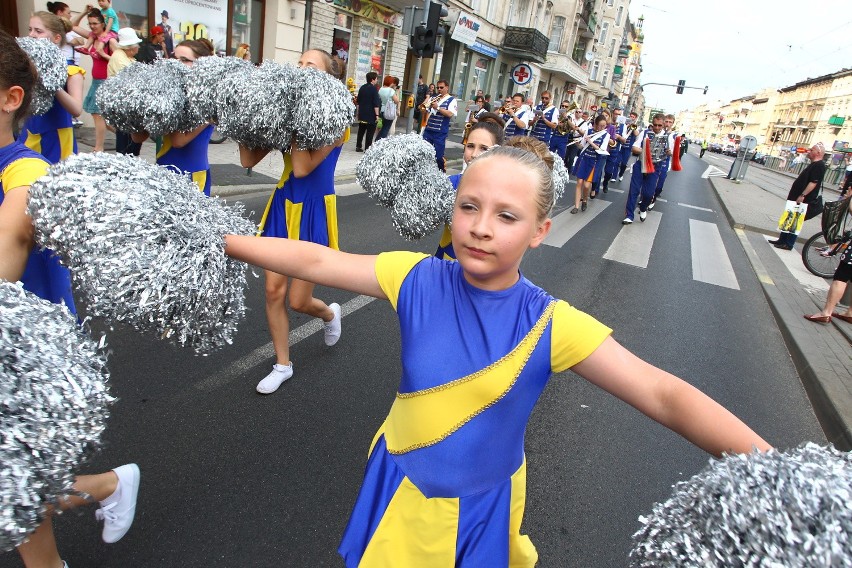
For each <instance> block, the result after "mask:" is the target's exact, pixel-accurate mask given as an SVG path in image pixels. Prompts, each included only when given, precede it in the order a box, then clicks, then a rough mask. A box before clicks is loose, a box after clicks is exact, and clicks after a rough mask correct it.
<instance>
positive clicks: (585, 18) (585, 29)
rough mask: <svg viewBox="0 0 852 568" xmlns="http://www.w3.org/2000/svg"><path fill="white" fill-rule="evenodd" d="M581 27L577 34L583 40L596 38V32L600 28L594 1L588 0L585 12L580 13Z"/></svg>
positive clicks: (584, 7) (584, 5)
mask: <svg viewBox="0 0 852 568" xmlns="http://www.w3.org/2000/svg"><path fill="white" fill-rule="evenodd" d="M579 15H580V26H579V28H578V29H577V34H578V35H579V36H580V37H583V38H589V39H591V38H593V37H595V31H596V30H597V27H598V19H597V17H596V16H595V2H594V0H586V2H585V3H584V4H583V10H582V11H581V12H580V14H579Z"/></svg>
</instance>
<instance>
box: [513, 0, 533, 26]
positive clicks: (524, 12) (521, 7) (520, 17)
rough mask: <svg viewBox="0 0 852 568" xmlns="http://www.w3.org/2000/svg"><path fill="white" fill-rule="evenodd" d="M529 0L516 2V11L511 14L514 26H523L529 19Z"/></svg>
mask: <svg viewBox="0 0 852 568" xmlns="http://www.w3.org/2000/svg"><path fill="white" fill-rule="evenodd" d="M529 11H530V0H520V1H519V2H518V11H517V12H515V13H514V14H513V16H514V20H515V21H514V24H512V25H515V26H521V27H523V26H525V25H526V23H527V21H529Z"/></svg>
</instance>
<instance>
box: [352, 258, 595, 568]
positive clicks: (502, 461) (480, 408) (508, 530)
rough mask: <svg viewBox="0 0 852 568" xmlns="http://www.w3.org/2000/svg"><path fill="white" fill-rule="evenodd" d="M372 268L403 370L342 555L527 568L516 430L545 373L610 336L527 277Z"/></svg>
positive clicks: (400, 265)
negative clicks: (486, 283)
mask: <svg viewBox="0 0 852 568" xmlns="http://www.w3.org/2000/svg"><path fill="white" fill-rule="evenodd" d="M376 276H377V278H378V281H379V284H380V286H381V287H382V290H383V291H384V292H385V294H386V295H387V297H388V299H389V300H390V302H391V305H392V306H393V307H394V309H395V310H396V312H397V315H398V317H399V322H400V331H401V339H402V369H403V372H402V378H401V381H400V385H399V392H398V394H397V396H396V400H395V401H394V403H393V406H392V407H391V410H390V413H389V414H388V417H387V418H386V419H385V422H384V424H382V426H381V427H380V428H379V431H378V433H377V434H376V437H375V439H374V441H373V444H372V447H371V448H370V452H369V457H368V461H367V466H366V471H365V475H364V481H363V484H362V486H361V490H360V492H359V495H358V498H357V500H356V502H355V506H354V510H353V512H352V515H351V517H350V519H349V523H348V525H347V527H346V530H345V532H344V535H343V539H342V542H341V544H340V547H339V549H338V552H339V553H340V555H341V556H342V557H343V559H344V561H345V564H346V566H347V567H349V568H354V567H356V566H357V567H370V568H374V567H383V566H393V567H401V568H414V567H418V568H419V567H423V568H453V567H477V568H478V567H481V566H488V567H489V568H492V567H507V566H511V567H532V566H534V565H535V563H536V560H537V558H538V554H537V552H536V550H535V547H534V546H533V544H532V542H531V541H530V539H529V537H527V536H526V535H522V534H521V533H520V529H521V521H522V519H523V513H524V505H525V494H526V461H525V456H524V432H525V429H526V425H527V422H528V420H529V416H530V413H531V412H532V409H533V407H534V406H535V403H536V401H537V400H538V397H539V395H540V394H541V392H542V390H543V389H544V387H545V385H546V384H547V381H548V379H549V378H550V375H551V373H554V372H556V373H558V372H561V371H564V370H566V369H568V368H570V367H572V366H573V365H575V364H577V363H579V362H580V361H582V360H583V359H585V358H586V357H587V356H589V355H590V354H591V353H592V352H593V351H594V350H595V349H597V348H598V346H599V345H600V344H601V343H602V342H603V341H604V339H606V337H608V336H609V334H610V333H611V330H610V329H609V328H607V327H606V326H604V325H603V324H601V323H599V322H598V321H596V320H595V319H594V318H592V317H591V316H589V315H587V314H584V313H582V312H580V311H579V310H577V309H575V308H572V307H571V306H569V305H568V304H567V303H566V302H564V301H560V300H555V299H554V298H553V297H552V296H550V295H548V294H547V293H545V292H544V291H543V290H542V289H541V288H539V287H537V286H535V285H534V284H532V283H531V282H529V281H528V280H527V279H526V278H524V277H523V276H521V278H520V279H519V281H518V282H517V283H516V284H515V285H513V286H512V287H510V288H508V289H506V290H500V291H486V290H481V289H479V288H476V287H474V286H472V285H471V284H469V283H468V282H467V281H466V280H465V279H464V275H463V273H462V269H461V266H460V265H459V263H457V262H446V261H443V260H439V259H437V258H435V257H429V256H426V255H423V254H418V253H411V252H394V253H384V254H381V255H379V257H378V259H377V261H376ZM436 353H440V354H442V356H439V357H436V356H435V354H436Z"/></svg>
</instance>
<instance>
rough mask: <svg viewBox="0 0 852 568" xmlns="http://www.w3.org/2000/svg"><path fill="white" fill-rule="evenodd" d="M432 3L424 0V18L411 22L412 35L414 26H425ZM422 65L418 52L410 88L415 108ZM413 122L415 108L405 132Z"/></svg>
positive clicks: (421, 57)
mask: <svg viewBox="0 0 852 568" xmlns="http://www.w3.org/2000/svg"><path fill="white" fill-rule="evenodd" d="M430 3H431V2H430V0H423V18H422V20H421V21H420V22H416V21H415V22H412V24H411V25H412V29H411V30H410V31H411V34H412V36H413V35H414V28H416V27H417V26H425V25H426V19H427V18H428V17H429V4H430ZM416 13H417V12H416V11H415V14H416ZM422 65H423V56H422V55H419V54H418V56H417V60H416V61H415V62H414V73H412V74H411V83H412V84H411V89H410V90H409V92H410V93H411V96H412V97H414V105H415V106H414V108H415V109H416V108H417V81H418V79H419V78H420V68H421V66H422ZM413 123H414V110H412V111H411V112H410V113H408V117H407V118H406V119H405V132H406V133H408V132H411V126H412V124H413Z"/></svg>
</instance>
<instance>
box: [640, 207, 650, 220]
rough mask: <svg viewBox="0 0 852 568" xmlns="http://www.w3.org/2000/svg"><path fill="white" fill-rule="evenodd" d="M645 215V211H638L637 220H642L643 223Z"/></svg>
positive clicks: (646, 214)
mask: <svg viewBox="0 0 852 568" xmlns="http://www.w3.org/2000/svg"><path fill="white" fill-rule="evenodd" d="M648 209H650V207H648ZM647 216H648V212H647V211H640V212H639V220H640V221H642V222H643V223H644V222H645V218H646V217H647Z"/></svg>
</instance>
